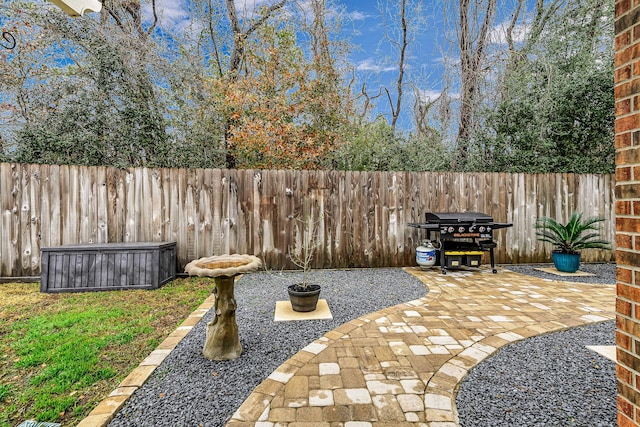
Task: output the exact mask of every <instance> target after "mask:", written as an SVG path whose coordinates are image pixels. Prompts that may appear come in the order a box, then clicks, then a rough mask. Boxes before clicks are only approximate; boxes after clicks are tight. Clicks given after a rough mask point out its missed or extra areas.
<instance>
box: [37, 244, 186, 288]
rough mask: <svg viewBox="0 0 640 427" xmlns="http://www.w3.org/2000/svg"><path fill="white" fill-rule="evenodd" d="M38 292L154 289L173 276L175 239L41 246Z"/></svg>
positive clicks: (174, 272)
mask: <svg viewBox="0 0 640 427" xmlns="http://www.w3.org/2000/svg"><path fill="white" fill-rule="evenodd" d="M41 272H42V273H41V280H40V291H41V292H80V291H105V290H115V289H157V288H158V287H160V286H162V285H163V284H165V283H166V282H168V281H170V280H172V279H174V278H175V277H176V242H144V243H95V244H79V245H68V246H56V247H50V248H42V259H41Z"/></svg>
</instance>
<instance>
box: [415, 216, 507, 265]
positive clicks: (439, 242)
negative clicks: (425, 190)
mask: <svg viewBox="0 0 640 427" xmlns="http://www.w3.org/2000/svg"><path fill="white" fill-rule="evenodd" d="M425 219H426V222H423V223H410V224H409V226H410V227H416V228H419V229H423V230H426V231H427V232H428V239H429V240H430V241H431V242H432V243H434V246H435V247H436V252H437V253H436V257H437V259H438V261H439V262H440V267H441V269H442V274H447V268H456V267H462V266H467V267H479V266H480V263H481V260H482V255H483V254H484V253H485V252H487V251H488V252H489V255H490V258H491V269H492V270H493V272H494V273H497V272H498V271H497V270H496V267H495V259H494V254H493V249H494V248H495V247H496V246H497V244H496V242H495V241H494V240H493V231H494V230H499V229H501V228H507V227H512V226H513V224H508V223H501V222H493V217H490V216H489V215H487V214H484V213H481V212H428V213H427V214H426V215H425Z"/></svg>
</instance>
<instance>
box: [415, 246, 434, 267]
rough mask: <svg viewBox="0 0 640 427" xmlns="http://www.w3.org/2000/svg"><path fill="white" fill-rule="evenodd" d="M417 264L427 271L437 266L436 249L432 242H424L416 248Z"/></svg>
mask: <svg viewBox="0 0 640 427" xmlns="http://www.w3.org/2000/svg"><path fill="white" fill-rule="evenodd" d="M416 262H417V263H418V265H419V266H420V267H422V268H424V269H425V270H426V269H428V268H430V267H433V266H434V265H435V264H436V249H435V248H434V247H433V245H432V244H431V242H430V241H428V240H424V241H423V242H422V244H421V245H420V246H418V247H417V248H416Z"/></svg>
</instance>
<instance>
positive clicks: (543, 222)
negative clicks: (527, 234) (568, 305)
mask: <svg viewBox="0 0 640 427" xmlns="http://www.w3.org/2000/svg"><path fill="white" fill-rule="evenodd" d="M603 221H604V218H602V217H590V218H586V219H583V218H582V214H581V213H578V212H574V213H573V214H572V215H571V218H570V219H569V222H567V224H561V223H559V222H558V221H556V220H555V219H553V218H549V217H542V218H540V219H538V220H537V221H536V224H535V228H536V236H537V237H538V240H540V241H542V242H546V243H551V244H552V245H553V246H554V248H555V249H554V250H553V252H552V259H553V265H554V266H555V267H556V269H557V270H558V271H562V272H566V273H574V272H575V271H577V270H578V268H580V251H581V250H582V249H611V246H610V245H609V242H608V241H607V240H603V239H601V238H600V230H599V229H598V227H597V224H598V223H600V222H603Z"/></svg>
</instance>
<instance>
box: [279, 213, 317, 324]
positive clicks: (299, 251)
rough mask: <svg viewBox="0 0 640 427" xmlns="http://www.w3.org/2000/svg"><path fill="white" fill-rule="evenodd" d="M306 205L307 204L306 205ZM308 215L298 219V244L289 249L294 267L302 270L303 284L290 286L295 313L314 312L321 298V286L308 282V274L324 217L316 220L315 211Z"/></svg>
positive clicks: (290, 295)
mask: <svg viewBox="0 0 640 427" xmlns="http://www.w3.org/2000/svg"><path fill="white" fill-rule="evenodd" d="M305 204H306V203H305ZM305 210H306V211H307V212H308V214H307V215H305V216H302V217H296V221H298V223H300V225H301V227H300V231H299V234H298V238H297V240H296V243H295V244H294V245H292V246H290V247H289V258H290V259H291V262H293V264H294V265H296V266H297V267H298V268H301V269H302V282H301V283H295V284H293V285H289V287H288V288H287V291H288V292H289V300H290V301H291V308H292V309H293V311H299V312H308V311H314V310H315V309H316V306H317V304H318V299H319V298H320V290H321V289H320V285H316V284H311V283H309V282H308V273H309V271H310V270H311V262H312V261H313V257H314V255H315V251H316V249H317V248H318V245H319V244H320V242H319V240H318V223H319V222H320V221H322V216H320V217H319V218H317V219H315V218H314V215H313V211H311V210H309V209H305Z"/></svg>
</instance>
